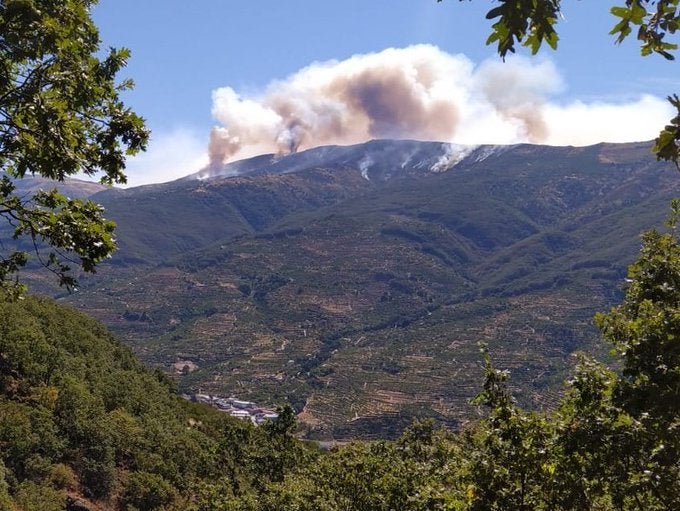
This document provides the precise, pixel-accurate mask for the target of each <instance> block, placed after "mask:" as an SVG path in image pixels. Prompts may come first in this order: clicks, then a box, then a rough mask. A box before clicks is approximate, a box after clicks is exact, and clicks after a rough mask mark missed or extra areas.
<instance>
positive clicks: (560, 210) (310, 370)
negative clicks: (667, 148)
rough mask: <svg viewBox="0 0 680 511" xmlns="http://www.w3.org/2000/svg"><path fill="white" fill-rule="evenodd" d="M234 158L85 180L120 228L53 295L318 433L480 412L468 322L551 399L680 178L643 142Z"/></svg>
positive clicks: (394, 144) (183, 380)
mask: <svg viewBox="0 0 680 511" xmlns="http://www.w3.org/2000/svg"><path fill="white" fill-rule="evenodd" d="M234 165H236V164H232V167H229V166H227V167H225V169H224V170H223V175H220V173H219V172H218V173H216V174H215V175H213V176H205V175H202V176H200V177H201V178H202V179H200V180H199V179H193V178H191V179H189V178H184V179H182V180H179V181H175V182H171V183H167V184H162V185H150V186H146V187H139V188H133V189H128V190H107V191H103V192H98V193H95V194H94V195H92V198H93V199H94V200H96V201H98V202H101V203H102V204H103V205H104V206H105V207H106V209H107V215H108V216H109V217H111V218H112V219H114V220H116V222H117V223H118V225H119V229H118V241H119V246H120V250H119V252H118V253H116V254H115V256H114V258H113V259H112V260H111V262H110V263H107V264H105V265H102V266H101V267H100V269H99V270H98V273H97V274H96V275H94V276H92V277H87V278H85V277H82V278H81V287H80V288H79V290H78V292H77V293H74V294H72V295H65V294H63V293H61V295H60V296H61V300H62V301H64V302H68V303H71V304H73V305H75V306H76V307H78V308H79V309H81V310H84V311H86V312H88V313H90V314H92V315H93V316H95V317H96V318H98V319H100V320H101V321H103V322H104V323H105V324H106V325H107V326H108V327H109V328H111V329H112V330H113V331H114V332H115V333H116V334H117V335H118V336H119V337H120V338H121V339H122V340H124V342H125V343H126V344H128V345H129V346H131V347H132V348H133V350H134V351H135V352H136V353H137V354H138V355H139V356H140V357H141V358H142V360H144V361H145V362H147V363H149V364H152V365H157V366H159V367H162V368H164V369H165V370H167V371H168V372H170V373H175V377H176V379H177V382H178V385H179V389H180V391H182V392H187V393H196V392H197V391H198V389H199V388H200V389H201V391H202V392H204V393H210V394H215V395H225V396H228V395H232V396H237V397H239V398H240V399H245V400H249V401H255V402H258V403H265V404H267V405H270V406H272V405H276V404H277V403H282V402H286V401H287V402H290V403H291V404H292V405H293V406H294V408H295V410H296V411H297V412H298V417H299V420H300V423H301V424H302V426H303V428H304V430H305V434H306V436H308V437H309V438H317V439H348V438H356V437H362V438H384V437H393V436H396V435H398V434H400V433H401V431H403V429H404V428H405V427H406V426H408V425H409V424H410V423H411V422H412V421H413V419H414V418H416V417H420V418H422V417H433V418H435V419H436V420H437V421H439V422H441V423H444V424H446V425H449V426H451V427H454V428H455V427H458V426H460V425H462V424H464V423H465V422H466V421H468V420H471V419H473V418H474V417H475V416H476V413H477V412H476V409H475V408H474V407H473V406H471V405H469V404H468V401H469V399H470V398H472V397H473V396H474V395H475V394H476V393H477V392H478V391H479V389H480V385H481V381H482V362H481V358H480V356H479V346H478V343H479V342H485V343H487V344H488V346H489V349H490V352H491V354H492V357H493V359H494V363H495V364H496V365H497V366H498V367H500V368H503V369H508V370H509V371H510V373H511V376H512V380H511V384H512V386H513V389H514V391H515V393H516V396H517V398H518V399H519V401H520V402H521V403H522V404H524V405H527V406H530V407H533V408H539V409H540V408H549V407H550V406H551V405H553V404H554V403H555V402H556V400H557V399H558V397H559V395H560V393H561V390H562V387H561V385H562V383H561V382H562V381H563V380H564V377H565V375H566V374H567V371H568V370H569V368H570V367H571V365H572V363H573V357H571V355H572V354H573V353H575V352H576V351H578V350H588V351H591V352H594V353H596V354H597V355H598V356H600V357H603V356H606V353H607V350H608V348H607V347H606V346H602V345H601V344H600V343H599V342H598V334H597V332H596V330H595V328H594V326H593V322H592V316H593V314H594V313H595V312H597V311H603V310H606V309H607V308H608V307H609V306H610V305H612V304H614V303H616V302H617V301H620V298H621V296H622V291H621V290H622V286H623V284H624V280H625V275H626V273H625V268H626V266H627V264H629V263H630V262H631V261H632V260H633V259H634V257H635V256H636V254H637V250H638V248H639V245H640V241H639V234H640V233H641V232H642V231H643V230H645V229H647V228H650V227H652V226H662V224H663V219H664V214H665V211H667V209H668V208H667V204H668V202H669V200H670V198H671V197H672V196H673V195H675V194H677V191H678V186H677V172H676V171H675V170H674V169H673V168H672V167H671V166H670V165H669V164H662V163H658V162H656V161H655V160H654V157H653V156H652V155H651V153H650V152H649V145H648V144H620V145H615V144H600V145H596V146H591V147H585V148H573V147H545V146H532V145H518V146H505V147H494V146H481V147H472V148H459V147H452V146H448V145H447V144H440V143H425V142H413V141H373V142H368V143H366V144H361V145H358V146H350V147H347V148H341V147H330V148H317V149H313V150H310V151H306V152H302V153H298V154H293V155H290V156H288V157H284V158H279V157H275V156H271V155H269V156H263V157H258V158H256V159H253V160H252V161H250V160H246V161H244V162H239V163H238V168H236V167H235V166H234ZM235 174H237V175H235ZM178 361H190V362H191V364H193V365H192V370H191V371H185V372H181V371H177V370H175V369H174V368H173V365H174V364H176V363H177V362H178Z"/></svg>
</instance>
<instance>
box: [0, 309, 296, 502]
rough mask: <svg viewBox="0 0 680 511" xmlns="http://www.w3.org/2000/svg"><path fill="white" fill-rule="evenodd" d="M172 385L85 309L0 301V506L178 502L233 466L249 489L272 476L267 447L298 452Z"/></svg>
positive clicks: (278, 452)
mask: <svg viewBox="0 0 680 511" xmlns="http://www.w3.org/2000/svg"><path fill="white" fill-rule="evenodd" d="M172 387H173V386H172V384H171V383H170V381H169V380H168V379H167V377H166V376H165V375H163V374H162V373H160V372H158V371H151V370H149V369H146V368H144V367H143V366H142V365H141V364H140V363H139V362H138V361H137V360H136V359H135V357H134V356H133V355H132V353H131V352H130V350H129V349H128V348H126V347H124V346H123V345H122V344H120V343H119V342H118V341H116V340H115V339H114V338H113V337H112V336H111V334H110V333H108V332H107V331H106V330H105V328H104V327H103V326H102V325H101V324H98V323H97V322H96V321H94V320H93V319H91V318H89V317H87V316H85V315H84V314H82V313H78V312H76V311H74V310H72V309H70V308H66V307H64V306H58V305H56V304H54V303H53V302H52V301H51V300H47V299H35V298H27V299H25V300H22V301H20V302H17V303H6V302H0V509H2V510H3V511H8V510H10V511H15V510H16V511H62V510H64V509H69V510H70V509H78V510H92V511H108V510H119V509H120V510H122V509H140V510H150V509H160V508H163V509H178V510H179V509H182V510H185V509H188V507H187V506H188V503H189V501H190V500H192V499H194V498H195V497H196V496H197V495H198V493H199V491H198V489H197V488H198V487H199V486H200V485H201V484H207V483H208V481H211V482H213V483H216V482H217V481H218V480H219V479H220V478H221V477H226V476H227V475H230V476H231V478H232V480H233V481H237V480H238V482H239V484H240V487H241V489H242V491H246V490H248V489H249V488H250V487H251V486H253V485H255V484H256V482H257V484H258V485H262V484H264V482H265V481H267V480H268V476H267V473H270V475H272V477H275V476H276V471H273V470H272V468H271V456H273V453H274V452H276V456H277V459H281V458H285V456H293V455H295V456H297V459H298V460H300V459H304V456H305V455H304V454H303V450H302V449H303V447H302V446H301V445H300V444H297V443H295V442H292V440H290V442H289V443H290V445H289V448H286V449H283V448H282V446H281V445H279V444H280V441H281V434H282V433H280V432H279V433H275V432H274V430H273V429H272V428H271V427H270V426H269V425H268V426H263V427H260V428H255V427H254V426H251V425H249V424H248V423H245V422H243V421H239V420H237V419H232V418H230V417H228V415H227V414H221V413H218V412H216V411H214V410H212V409H211V408H208V407H205V406H200V405H196V404H193V403H190V402H188V401H185V400H183V399H181V398H180V397H178V396H177V395H176V394H175V392H174V391H173V388H172ZM285 435H288V432H286V433H285ZM236 438H238V442H236V441H235V440H234V439H236ZM275 442H278V444H275ZM241 449H243V450H246V451H247V454H246V453H244V452H243V451H241ZM226 488H227V486H223V490H226ZM224 495H225V498H227V497H228V496H229V494H228V493H225V494H224ZM192 501H193V500H192ZM78 505H79V506H80V507H77V506H78ZM171 505H172V507H171Z"/></svg>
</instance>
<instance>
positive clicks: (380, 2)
mask: <svg viewBox="0 0 680 511" xmlns="http://www.w3.org/2000/svg"><path fill="white" fill-rule="evenodd" d="M622 1H623V0H621V2H622ZM564 3H565V7H564V9H565V10H564V19H563V20H562V21H561V22H560V24H559V26H558V31H559V33H560V43H559V48H558V51H557V52H552V51H550V50H549V49H547V48H546V49H544V50H542V51H541V52H540V53H539V55H538V56H537V57H533V58H530V57H529V55H528V52H526V51H522V52H520V53H522V54H523V55H524V56H525V57H526V60H522V61H517V62H515V63H514V64H513V63H512V62H510V61H509V62H508V63H506V65H508V66H515V67H514V68H512V67H508V68H507V69H516V70H517V73H518V74H519V75H521V76H524V77H525V79H526V80H531V81H532V83H533V82H543V81H545V82H546V83H544V84H543V85H541V86H540V87H539V88H538V89H540V90H538V89H537V90H536V91H533V89H532V91H533V92H532V94H535V95H537V96H536V97H534V96H532V100H531V101H532V102H531V105H534V104H536V101H539V102H541V105H542V106H541V107H543V106H545V107H546V108H548V109H550V108H552V109H553V110H552V112H553V114H555V115H556V116H557V117H555V115H553V116H552V117H550V116H548V117H546V119H560V122H565V123H566V122H572V119H573V120H574V121H573V122H578V123H589V121H588V118H587V117H586V118H582V119H581V118H578V117H576V116H577V115H585V116H587V115H594V116H595V115H600V116H602V115H604V114H605V113H611V115H612V117H613V118H614V119H617V117H616V115H617V114H616V112H614V111H613V110H612V108H613V107H615V106H618V105H625V104H628V103H632V104H635V105H636V108H638V109H642V111H643V113H644V112H647V111H650V110H653V109H654V108H657V109H658V108H659V107H658V105H656V104H655V103H653V101H651V100H650V98H659V99H662V98H663V97H665V96H666V95H667V94H669V93H672V92H676V91H680V79H679V77H678V75H677V72H676V64H675V63H674V62H667V61H665V60H664V59H662V58H661V57H658V56H652V57H647V58H641V57H640V56H639V50H638V49H637V47H636V46H635V41H634V40H631V41H630V42H626V43H624V44H623V45H621V46H616V45H615V44H614V41H613V38H612V37H611V36H608V35H607V32H608V31H609V29H610V28H611V26H612V25H613V24H614V21H613V18H612V17H611V15H610V14H609V13H608V11H609V7H610V6H611V5H612V4H613V3H614V2H608V1H605V0H590V1H586V0H583V1H570V2H566V1H565V2H564ZM492 4H493V2H489V1H488V0H473V1H472V2H468V1H462V2H459V1H458V0H445V1H444V2H442V3H437V2H436V1H435V0H361V1H359V0H344V1H335V2H331V1H328V0H321V1H316V2H311V1H308V0H307V1H304V0H287V1H285V2H282V1H272V0H260V1H259V2H249V3H246V2H236V1H227V0H199V1H194V2H186V1H181V2H180V1H176V0H165V1H159V0H143V1H134V2H133V1H132V0H100V4H99V5H98V6H97V7H96V8H95V9H94V12H93V17H94V19H95V22H96V23H97V25H98V26H99V28H100V31H101V37H102V40H103V43H104V45H105V46H116V47H120V46H126V47H128V48H130V49H131V50H132V58H131V60H130V62H129V64H128V67H127V68H126V70H125V71H124V72H123V75H122V76H124V77H130V78H133V79H134V81H135V83H136V87H135V90H134V91H132V92H130V93H128V94H127V95H126V101H127V103H128V104H129V105H130V106H132V107H133V108H134V109H135V110H136V111H137V112H138V113H139V114H141V115H142V116H143V117H145V118H146V119H147V123H148V125H149V127H150V128H151V129H152V131H153V139H152V143H151V145H150V147H149V151H148V153H147V154H146V155H145V156H143V157H141V158H138V159H137V160H136V161H132V162H130V164H129V166H128V169H129V171H128V174H129V177H130V182H131V184H140V183H144V182H156V181H166V180H170V179H174V178H177V177H180V176H181V175H185V174H188V173H191V172H194V171H196V170H198V168H194V167H198V166H200V165H204V164H205V163H206V156H205V155H206V152H207V146H208V140H209V137H210V132H211V129H212V128H213V126H215V125H217V126H220V127H222V129H223V130H224V131H226V130H231V134H232V135H234V134H237V135H239V136H240V139H241V140H243V139H244V136H243V133H244V131H243V130H246V131H248V127H241V128H240V129H242V131H240V132H237V131H236V128H235V127H234V123H235V121H234V117H233V115H231V113H230V111H228V110H230V109H231V110H232V111H233V107H234V106H236V107H237V109H238V108H240V106H243V105H244V103H245V102H246V101H247V100H248V101H249V100H253V101H255V102H257V103H258V104H262V105H264V107H263V108H266V109H271V108H274V107H273V106H272V104H273V102H276V101H278V100H276V98H274V99H272V97H273V96H276V95H277V94H278V96H280V95H281V94H284V93H285V94H288V95H291V96H295V94H296V92H295V91H298V92H299V90H300V87H302V86H303V85H304V84H303V85H300V82H304V80H307V79H311V78H309V77H308V76H307V75H304V74H303V75H298V78H297V81H295V79H291V78H290V77H291V76H294V75H295V73H298V72H299V71H300V70H301V69H303V68H305V67H307V66H310V65H312V64H313V63H323V62H327V61H330V60H335V61H339V62H341V61H344V60H345V59H348V58H350V57H352V56H353V55H364V54H375V53H380V52H381V51H383V50H385V49H386V48H398V49H401V48H408V47H410V46H413V45H417V44H426V45H431V46H432V47H433V48H436V49H437V51H430V50H424V51H425V53H427V54H428V56H429V57H423V58H430V57H431V58H433V59H435V61H436V62H439V60H437V59H440V58H443V59H446V58H448V57H447V56H448V55H450V56H455V57H454V60H455V59H458V60H456V62H458V63H460V62H464V63H466V64H467V65H468V67H470V70H469V76H468V78H469V79H468V82H466V83H468V85H467V86H468V87H477V86H479V85H478V84H479V83H481V82H480V81H479V79H480V78H479V76H478V75H479V74H480V73H478V71H480V69H481V68H483V66H484V65H485V64H484V63H488V62H491V63H493V64H494V65H495V64H496V63H498V62H499V58H498V57H497V56H496V55H495V51H494V48H492V47H489V46H486V45H485V40H486V37H487V35H488V33H489V22H488V21H487V20H485V19H484V14H485V12H486V11H487V10H488V9H489V8H490V7H491V6H492ZM437 52H440V53H441V55H440V54H439V53H437ZM459 55H464V56H465V57H460V58H458V56H459ZM395 58H396V59H397V62H398V61H399V59H400V58H405V57H402V56H399V55H397V57H395ZM418 58H420V57H418ZM444 62H445V63H447V62H449V61H448V60H445V61H444ZM357 65H362V66H370V65H372V64H371V63H370V62H368V61H366V62H365V63H363V64H357ZM491 67H493V66H491ZM362 69H364V68H362ZM494 73H495V74H494ZM506 74H507V73H506V72H505V71H497V70H496V71H494V72H492V73H486V75H488V76H487V77H486V78H485V79H484V80H485V81H484V82H483V83H484V84H486V85H485V86H487V85H488V83H489V80H491V81H493V80H496V83H492V84H491V87H492V88H495V89H496V94H497V97H505V91H504V90H503V87H504V86H505V83H504V82H503V80H505V79H507V77H506V78H504V76H505V75H506ZM486 75H485V76H486ZM544 75H550V77H548V76H544ZM309 76H311V75H309ZM489 76H491V78H489ZM493 77H496V78H493ZM499 77H500V78H499ZM321 79H322V78H321ZM322 80H323V79H322ZM499 80H500V81H499ZM276 82H278V84H277V83H276ZM272 84H273V85H272ZM295 84H297V85H295ZM226 87H228V88H230V90H231V91H232V94H231V96H230V98H231V99H227V100H224V101H223V103H222V104H221V106H220V105H218V104H217V103H214V101H213V96H212V95H213V91H215V90H217V89H220V88H226ZM295 87H298V89H295ZM526 87H527V85H526V84H525V85H524V89H522V90H525V89H526ZM529 88H531V86H529ZM282 91H283V92H282ZM291 91H293V92H291ZM305 91H306V92H305ZM305 91H303V92H299V94H298V96H296V97H297V101H298V102H299V101H300V100H301V99H300V98H303V97H304V94H310V92H309V91H308V90H307V89H305ZM314 94H316V92H314ZM272 95H273V96H272ZM645 95H646V96H645ZM538 96H540V98H538V99H537V97H538ZM508 97H513V95H512V93H510V94H509V95H508ZM643 97H647V102H645V101H642V99H641V98H643ZM279 99H280V98H279ZM499 101H502V99H501V100H499ZM279 102H280V101H279ZM492 102H493V100H492ZM494 104H495V105H496V103H494ZM574 105H577V106H578V108H575V107H574ZM592 105H599V106H600V107H603V106H604V107H606V108H604V109H602V108H599V109H594V110H593V109H591V108H590V107H591V106H592ZM246 106H247V105H246ZM250 106H253V105H250ZM501 106H503V105H501ZM288 107H290V105H288ZM214 108H215V109H216V110H219V112H220V113H219V114H218V115H217V116H215V115H213V109H214ZM258 108H259V107H258ZM220 109H221V110H220ZM556 109H557V110H559V112H557V113H555V112H556V111H557V110H556ZM260 110H261V108H260ZM260 110H258V111H260ZM250 111H252V109H251V110H248V109H247V108H245V106H244V110H243V112H244V115H246V114H247V113H248V112H250ZM546 111H547V110H546ZM579 112H580V113H579ZM630 112H635V110H630V111H629V115H630ZM279 113H280V111H279ZM513 115H515V114H513ZM522 115H524V114H522ZM546 115H547V114H546ZM551 115H552V114H551ZM658 115H659V114H658V112H657V114H656V116H655V115H651V114H650V115H649V116H648V117H649V119H646V118H643V117H644V116H639V115H637V114H635V118H636V119H641V120H640V121H639V123H638V124H640V123H644V122H650V123H651V122H655V120H656V119H657V118H658ZM216 117H217V118H216ZM565 119H569V120H568V121H567V120H565ZM622 119H627V118H626V117H622ZM552 122H553V124H554V122H555V121H552ZM593 122H594V121H593ZM617 122H618V121H617ZM548 124H550V123H548ZM466 126H467V125H466ZM658 127H660V126H655V127H654V129H652V128H650V129H651V131H650V133H652V135H651V136H650V137H649V138H651V137H652V136H653V133H654V131H655V130H656V131H658ZM237 128H238V127H237ZM482 128H483V129H484V130H485V131H486V132H490V131H493V130H494V126H493V124H492V123H491V121H489V123H487V124H484V125H483V126H482V127H480V130H481V129H482ZM267 129H269V127H267ZM272 129H274V128H272ZM366 131H367V132H371V129H369V128H367V129H366ZM260 132H262V131H260ZM260 132H258V133H260ZM470 132H471V131H470V130H468V131H467V133H470ZM263 133H269V132H268V131H266V130H265V131H264V132H263ZM372 133H375V130H374V131H372ZM452 133H453V132H452ZM460 134H461V130H458V131H457V132H456V135H455V136H454V135H452V136H451V137H450V138H451V141H454V142H457V141H458V140H457V137H459V135H460ZM361 136H362V135H361V134H353V135H352V136H346V137H345V138H343V139H342V140H340V141H339V142H343V141H355V140H357V137H361ZM593 136H597V135H593ZM619 136H624V135H619ZM632 136H635V135H632ZM415 137H416V138H419V136H418V134H416V135H415ZM420 138H422V137H420ZM463 139H464V140H463V141H464V142H465V143H470V142H471V140H469V139H470V136H468V137H467V138H466V137H463ZM325 140H327V139H323V141H325ZM500 140H501V141H504V140H505V139H504V138H503V137H500ZM565 140H567V142H569V140H570V139H568V138H567V139H565ZM491 141H493V137H492V139H491ZM508 141H512V139H511V138H508ZM530 141H534V140H530ZM536 141H539V142H540V141H543V142H545V143H559V137H558V136H557V135H554V136H552V138H550V137H548V138H546V139H545V140H543V139H540V140H538V139H537V140H536ZM472 142H474V140H473V141H472ZM482 142H486V141H485V140H480V141H479V143H482ZM272 143H273V142H272ZM313 143H314V142H313V141H312V140H310V139H309V137H308V138H307V144H309V145H313ZM304 146H305V145H304V143H303V146H302V147H303V148H304ZM261 147H262V148H263V149H266V148H267V147H266V144H265V145H263V146H261ZM259 148H260V146H257V147H255V146H253V147H252V148H251V149H250V150H251V151H255V150H257V149H259ZM246 149H247V148H246ZM246 149H243V151H245V152H243V151H242V152H237V153H236V156H238V155H247V154H248V152H247V151H246ZM230 154H231V153H230ZM229 157H232V156H229Z"/></svg>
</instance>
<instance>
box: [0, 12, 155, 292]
mask: <svg viewBox="0 0 680 511" xmlns="http://www.w3.org/2000/svg"><path fill="white" fill-rule="evenodd" d="M94 3H96V2H95V1H93V0H58V1H57V0H4V1H2V2H0V174H1V177H0V216H2V218H4V219H5V220H6V221H7V222H8V224H9V231H10V232H11V237H13V239H14V240H18V239H20V238H23V239H27V240H28V242H29V248H28V250H26V249H24V250H21V249H19V248H17V247H16V244H15V245H12V246H8V245H9V244H4V243H3V245H2V246H0V248H1V249H2V253H0V283H1V285H2V287H3V288H5V290H9V291H12V292H13V293H14V294H16V293H17V292H19V291H21V288H20V286H19V285H18V283H17V282H14V283H12V282H11V281H10V280H9V279H10V277H11V275H12V274H13V273H14V272H16V271H17V270H19V269H20V268H21V267H23V266H25V265H26V263H27V261H28V253H29V252H30V251H34V252H35V253H36V255H37V256H38V260H39V262H40V263H41V264H42V265H43V266H45V267H47V268H48V269H50V270H51V271H53V272H54V273H55V274H56V275H57V276H58V278H59V282H60V284H62V285H66V286H72V285H74V284H75V279H74V277H73V276H72V275H71V273H69V270H70V267H69V264H70V263H76V264H78V265H79V266H80V267H81V268H82V269H83V270H84V271H87V272H92V271H94V267H95V265H96V263H98V262H99V261H101V260H103V259H104V258H106V257H108V256H109V255H110V254H111V253H112V252H113V250H114V249H115V240H114V237H113V230H114V227H115V225H114V224H113V222H110V221H108V220H106V219H105V218H104V216H103V210H102V208H101V207H100V206H98V205H97V204H95V203H93V202H91V201H85V200H78V199H71V198H68V197H65V196H64V195H62V194H61V193H59V192H58V191H56V189H55V190H51V191H40V192H37V193H35V194H33V195H32V196H28V197H25V196H19V195H18V194H17V193H16V186H15V183H14V180H16V179H20V178H23V177H24V176H26V175H37V176H42V177H45V178H49V179H53V180H56V181H63V180H64V179H65V178H66V177H68V176H72V175H76V174H79V173H81V174H84V175H88V176H95V175H97V176H100V177H101V181H102V183H106V184H112V183H125V175H124V173H123V169H124V167H125V157H126V156H128V155H131V154H135V153H136V152H138V151H139V150H142V149H144V147H145V144H146V142H147V139H148V132H147V130H146V129H145V127H144V123H143V121H142V119H141V118H140V117H138V116H137V115H136V114H135V113H133V112H132V111H131V110H130V109H128V108H126V107H125V105H124V104H123V102H122V101H121V99H120V97H119V94H120V92H121V91H123V90H125V89H128V88H130V87H131V86H132V82H131V81H129V80H123V81H121V82H120V83H117V82H116V78H115V77H116V74H117V73H118V72H119V71H120V70H121V69H122V68H123V67H124V66H125V63H126V59H127V58H128V56H129V52H128V50H126V49H121V50H116V49H110V50H109V51H108V53H107V54H106V55H105V56H103V57H102V58H100V57H99V55H100V54H101V52H100V48H99V45H100V41H99V33H98V31H97V28H96V27H95V25H94V23H93V22H92V19H91V18H90V13H89V10H90V8H91V7H92V5H93V4H94ZM5 232H7V231H5ZM45 246H48V247H50V248H49V249H47V250H45V249H44V247H45ZM24 248H26V247H24Z"/></svg>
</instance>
